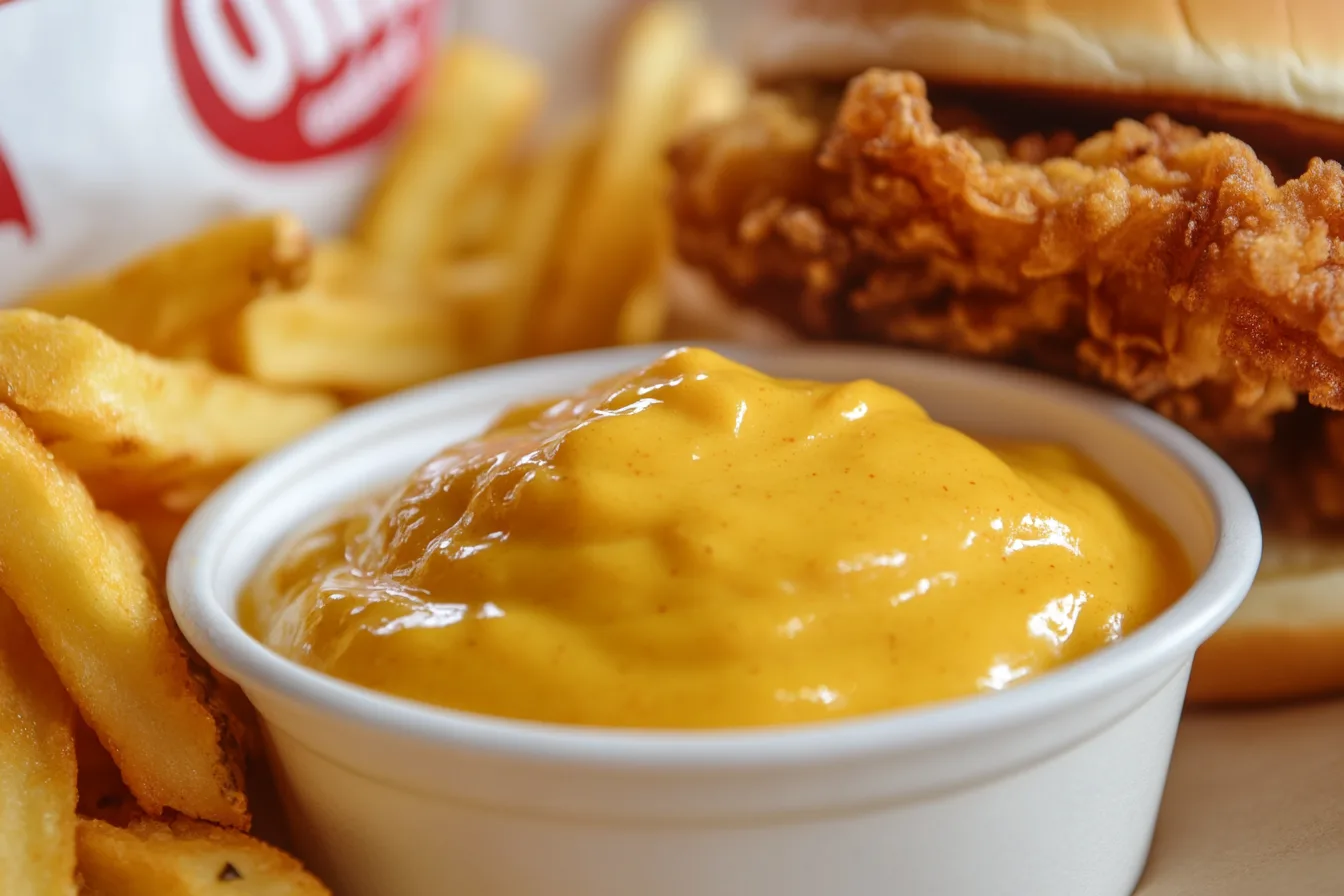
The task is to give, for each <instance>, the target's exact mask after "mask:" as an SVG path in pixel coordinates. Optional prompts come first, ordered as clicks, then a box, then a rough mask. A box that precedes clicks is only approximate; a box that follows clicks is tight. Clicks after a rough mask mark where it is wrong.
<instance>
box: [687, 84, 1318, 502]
mask: <svg viewBox="0 0 1344 896" xmlns="http://www.w3.org/2000/svg"><path fill="white" fill-rule="evenodd" d="M945 123H947V122H945ZM955 124H957V125H960V127H958V129H956V130H948V131H945V130H944V129H942V128H940V127H939V126H938V124H936V123H935V120H934V110H933V108H932V107H931V105H930V103H929V101H928V98H927V95H926V92H925V86H924V83H923V81H922V80H921V79H920V78H919V77H918V76H916V75H913V74H910V73H906V72H892V71H884V70H877V69H874V70H870V71H868V72H867V73H865V74H863V75H860V76H859V77H857V78H855V79H853V80H852V81H851V82H850V84H849V86H848V88H847V90H846V91H845V94H844V97H843V99H842V100H841V102H840V104H839V107H838V109H836V108H833V104H832V105H831V107H828V104H827V103H826V102H825V101H824V100H820V99H817V98H816V97H806V96H802V97H800V96H789V95H782V94H780V95H776V94H761V95H758V96H757V98H756V99H755V100H754V101H753V103H752V105H751V106H750V108H749V109H748V110H747V111H746V112H745V113H744V114H743V115H742V116H741V117H739V118H738V119H736V120H734V121H731V122H728V123H726V124H722V125H718V126H716V127H713V128H710V129H708V130H705V131H702V132H700V133H698V134H694V135H692V136H690V137H689V138H688V139H686V140H685V141H684V142H683V143H682V144H681V145H680V146H679V147H678V148H677V149H676V150H675V152H674V155H673V165H674V168H675V170H676V181H675V187H674V192H673V200H672V201H673V208H674V212H675V215H676V218H677V225H678V229H677V242H678V247H679V251H680V253H681V255H682V257H683V258H684V259H685V260H686V261H688V262H690V263H691V264H692V265H695V266H697V267H700V268H702V269H704V270H706V271H707V272H709V273H710V274H712V275H713V276H714V277H715V279H716V280H717V281H718V282H719V283H720V284H721V285H722V286H723V287H724V288H725V290H726V291H727V292H728V293H729V294H730V295H732V296H735V297H736V298H738V299H739V300H740V301H743V302H745V303H747V304H750V305H754V306H757V307H760V308H763V309H765V310H767V311H768V312H770V313H772V314H774V315H776V316H778V317H780V318H782V319H784V320H786V321H788V322H789V323H790V324H791V325H793V326H794V327H795V328H797V329H798V330H800V331H802V332H804V333H805V334H807V335H812V336H821V337H830V338H868V339H878V340H882V341H889V342H892V343H896V344H904V345H915V346H923V347H929V348H937V349H941V350H945V351H951V352H956V353H962V354H969V355H978V356H989V357H997V358H1003V359H1008V360H1014V361H1020V362H1025V363H1029V364H1031V365H1033V366H1037V367H1042V368H1045V369H1048V370H1051V371H1053V372H1058V373H1063V374H1070V375H1074V376H1077V377H1080V378H1083V379H1086V380H1091V381H1096V382H1099V383H1102V384H1105V385H1108V386H1110V387H1112V388H1114V389H1116V390H1118V391H1121V392H1123V393H1124V394H1127V395H1129V396H1131V397H1133V398H1135V399H1138V400H1140V401H1144V402H1146V403H1148V404H1150V405H1152V406H1153V407H1155V408H1157V409H1158V410H1160V411H1161V412H1162V413H1164V414H1166V415H1167V416H1169V417H1171V418H1173V419H1175V420H1176V421H1178V422H1180V423H1182V424H1184V425H1185V426H1187V427H1188V428H1190V429H1191V430H1192V431H1194V432H1195V433H1196V434H1197V435H1199V436H1201V437H1202V438H1204V439H1205V440H1206V441H1208V442H1209V443H1210V444H1212V445H1213V446H1214V447H1215V448H1217V449H1219V450H1221V451H1222V452H1223V453H1224V454H1225V455H1226V456H1228V457H1229V459H1231V460H1232V461H1233V463H1234V465H1236V466H1237V467H1238V469H1239V470H1240V471H1241V472H1242V474H1243V475H1244V476H1246V477H1247V479H1248V480H1249V481H1251V482H1252V484H1253V485H1254V484H1257V483H1261V482H1262V481H1263V479H1264V477H1265V474H1266V473H1267V471H1268V470H1269V469H1271V468H1275V469H1278V468H1281V467H1282V464H1278V463H1273V462H1272V454H1273V453H1274V451H1275V450H1277V449H1271V448H1270V447H1269V443H1270V441H1271V439H1272V437H1273V436H1274V432H1275V425H1276V422H1277V421H1278V419H1279V418H1280V416H1281V415H1283V414H1285V412H1288V411H1291V410H1292V409H1294V408H1295V407H1296V406H1297V405H1298V404H1299V396H1305V398H1306V399H1307V402H1306V403H1307V404H1310V405H1314V406H1316V407H1318V408H1325V409H1331V410H1333V411H1338V410H1341V409H1344V357H1341V356H1342V355H1344V279H1341V270H1344V268H1341V263H1344V241H1342V240H1344V169H1341V167H1340V166H1339V165H1338V164H1337V163H1335V162H1325V161H1321V160H1319V159H1317V160H1314V161H1312V162H1311V163H1310V165H1309V166H1308V167H1307V170H1306V171H1305V173H1303V174H1302V175H1301V176H1300V177H1298V178H1295V179H1292V180H1287V181H1286V182H1282V183H1280V182H1278V181H1276V178H1275V175H1274V173H1273V172H1272V171H1271V169H1270V167H1269V166H1268V165H1266V164H1265V163H1264V162H1262V161H1260V160H1259V159H1257V158H1256V155H1255V153H1254V152H1253V151H1252V149H1251V148H1250V147H1249V146H1247V145H1246V144H1244V143H1242V142H1240V141H1238V140H1236V139H1234V138H1232V137H1230V136H1228V135H1226V134H1204V133H1202V132H1200V131H1198V130H1195V129H1193V128H1189V127H1184V126H1182V125H1179V124H1176V123H1174V122H1173V121H1171V120H1170V119H1169V118H1167V117H1166V116H1163V115H1154V116H1152V117H1150V118H1148V119H1147V120H1146V121H1145V122H1142V123H1140V122H1138V121H1132V120H1122V121H1119V122H1117V123H1116V124H1115V126H1114V127H1113V128H1111V129H1110V130H1108V131H1104V132H1101V133H1098V134H1096V135H1094V136H1092V137H1090V138H1088V139H1086V140H1082V141H1081V142H1080V141H1077V140H1076V139H1074V138H1073V137H1071V136H1070V135H1068V134H1062V135H1056V136H1053V137H1044V136H1040V135H1032V136H1028V137H1023V138H1020V139H1017V140H1014V141H1012V142H1006V141H1004V140H1001V139H998V138H996V137H994V136H993V135H992V134H989V133H987V132H986V131H985V130H984V129H983V128H982V127H979V126H978V125H977V124H976V122H975V121H974V119H967V120H964V121H958V122H955ZM949 126H951V125H950V124H949ZM1292 419H1293V420H1294V421H1295V424H1294V427H1293V431H1294V433H1295V435H1294V439H1296V440H1299V441H1300V442H1301V444H1303V445H1306V444H1308V443H1309V444H1310V445H1311V446H1313V447H1312V448H1311V457H1310V458H1309V459H1308V460H1307V461H1304V462H1303V463H1301V464H1299V465H1296V466H1295V467H1293V468H1292V475H1293V476H1294V477H1295V480H1294V481H1293V482H1289V483H1277V484H1273V486H1272V487H1270V486H1268V485H1267V486H1266V487H1265V488H1262V489H1261V490H1262V492H1265V493H1269V492H1272V493H1273V494H1274V495H1279V496H1283V495H1290V496H1292V498H1291V501H1297V502H1301V501H1308V502H1310V503H1312V504H1314V505H1315V507H1314V510H1315V511H1316V512H1318V513H1319V514H1322V515H1325V516H1329V517H1334V518H1344V476H1341V475H1340V473H1339V472H1337V470H1340V469H1344V425H1342V424H1340V423H1339V422H1338V418H1337V417H1336V415H1335V414H1334V413H1325V412H1320V411H1316V410H1314V409H1312V408H1305V409H1303V410H1299V411H1297V412H1296V413H1295V414H1294V415H1293V416H1292ZM1280 447H1282V446H1280ZM1336 461H1339V462H1340V463H1336ZM1304 477H1305V478H1304ZM1290 503H1291V502H1290ZM1300 509H1301V508H1300V507H1299V508H1297V510H1298V511H1300Z"/></svg>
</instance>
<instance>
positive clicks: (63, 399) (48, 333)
mask: <svg viewBox="0 0 1344 896" xmlns="http://www.w3.org/2000/svg"><path fill="white" fill-rule="evenodd" d="M0 401H4V402H6V403H8V404H9V405H11V406H12V407H13V408H15V409H16V410H17V411H18V412H19V415H20V416H21V417H22V418H23V420H24V422H26V423H27V424H28V425H29V426H30V427H32V428H33V430H34V431H35V432H36V433H37V434H38V436H39V437H40V438H41V439H42V441H43V442H44V443H46V444H47V446H48V447H49V448H50V449H51V450H52V452H53V453H54V454H55V455H56V456H57V457H59V458H60V459H61V460H62V461H63V462H64V463H66V464H67V465H69V466H70V467H71V468H73V469H74V470H75V471H76V472H79V473H81V474H83V475H85V476H86V477H88V479H89V482H90V485H91V487H94V488H95V489H96V490H97V491H98V492H99V494H100V496H101V495H103V494H104V490H105V489H106V490H107V491H109V492H111V491H115V492H116V493H118V494H121V493H133V492H136V491H143V490H147V489H154V488H162V487H164V486H166V485H170V484H172V483H175V482H180V481H183V480H186V479H191V478H195V477H200V476H201V475H203V474H208V473H211V472H223V471H228V470H230V469H234V468H236V467H238V466H240V465H242V464H244V463H246V462H247V461H249V460H251V459H252V458H254V457H257V456H258V455H261V454H264V453H266V452H267V451H270V450H272V449H274V448H277V447H279V446H280V445H283V444H284V443H285V442H288V441H290V440H291V439H293V438H294V437H296V436H298V435H300V434H302V433H304V432H306V431H307V430H309V429H312V428H313V427H314V426H317V425H318V424H319V423H322V422H324V421H325V420H327V419H328V418H329V417H331V416H332V415H334V414H335V413H336V412H337V411H338V410H340V406H339V404H338V402H336V400H335V399H333V398H332V397H330V396H328V395H322V394H317V393H287V392H282V391H278V390H275V389H272V388H270V387H267V386H264V385H261V384H259V383H255V382H252V381H250V380H247V379H244V378H242V377H236V376H230V375H228V374H224V373H220V372H219V371H217V370H214V369H213V368H211V367H208V366H207V365H204V364H201V363H199V362H195V361H170V360H163V359H159V358H154V357H151V356H150V355H146V354H143V353H140V352H137V351H135V350H134V349H131V348H128V347H127V346H125V345H122V344H121V343H119V342H116V341H115V340H113V339H112V338H110V337H109V336H107V335H106V334H104V333H102V332H100V331H99V330H98V329H97V328H95V327H93V326H91V325H89V324H87V323H85V322H84V321H81V320H77V319H75V318H56V317H51V316H49V315H46V314H42V313H40V312H37V311H28V310H17V311H3V312H0Z"/></svg>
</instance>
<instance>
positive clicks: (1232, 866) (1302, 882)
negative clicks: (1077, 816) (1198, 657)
mask: <svg viewBox="0 0 1344 896" xmlns="http://www.w3.org/2000/svg"><path fill="white" fill-rule="evenodd" d="M1280 893H1281V894H1285V896H1340V894H1344V701H1330V702H1319V703H1308V704H1301V705H1297V706H1286V707H1275V708H1267V709H1256V710H1238V711H1231V710H1217V711H1213V710H1202V711H1191V712H1188V713H1187V714H1186V717H1185V719H1184V720H1183V721H1182V723H1181V729H1180V734H1179V735H1178V736H1177V740H1176V753H1175V756H1174V757H1173V759H1172V766H1171V774H1170V777H1169V779H1168V783H1167V793H1166V797H1165V799H1164V801H1163V804H1162V815H1161V818H1160V819H1159V821H1158V825H1157V835H1156V837H1155V840H1154V843H1153V851H1152V856H1151V858H1150V859H1149V862H1148V871H1147V873H1146V874H1145V875H1144V878H1143V883H1142V884H1140V886H1139V889H1138V892H1137V894H1136V896H1215V894H1217V896H1273V894H1280Z"/></svg>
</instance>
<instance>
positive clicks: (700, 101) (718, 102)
mask: <svg viewBox="0 0 1344 896" xmlns="http://www.w3.org/2000/svg"><path fill="white" fill-rule="evenodd" d="M750 93H751V86H750V85H749V84H748V83H747V78H746V75H745V74H744V73H743V71H742V70H741V69H740V68H737V67H736V66H732V65H729V64H728V63H726V62H724V61H722V60H720V59H705V60H703V61H701V62H700V64H699V65H697V66H696V68H695V70H694V71H692V72H691V75H690V79H689V83H688V84H687V87H686V97H685V99H684V100H683V102H682V107H681V110H680V115H679V116H678V122H679V125H678V130H681V129H686V128H698V127H703V126H704V125H707V124H713V123H715V122H719V121H724V120H726V119H728V118H732V117H733V116H734V115H736V114H737V113H738V112H739V111H741V109H742V107H743V106H744V105H745V104H746V102H747V97H748V96H749V95H750Z"/></svg>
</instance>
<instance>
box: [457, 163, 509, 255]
mask: <svg viewBox="0 0 1344 896" xmlns="http://www.w3.org/2000/svg"><path fill="white" fill-rule="evenodd" d="M514 180H515V178H514V177H510V176H507V175H505V174H504V173H503V172H501V173H500V174H499V175H497V176H494V177H485V178H481V179H479V180H477V181H476V183H474V184H472V185H471V187H470V188H468V190H467V192H466V194H465V195H464V196H463V197H462V199H461V200H460V201H459V202H458V203H457V207H456V208H454V209H449V210H448V211H447V213H448V214H451V215H453V216H454V217H455V218H456V221H455V222H453V224H452V227H451V235H452V240H451V242H450V243H448V244H447V245H443V246H440V251H441V252H443V253H444V254H445V255H446V256H461V255H471V254H473V253H476V254H479V253H483V252H484V253H488V252H494V251H497V249H498V246H499V243H500V241H501V239H502V235H503V232H504V224H505V222H506V221H507V219H508V210H509V205H510V203H511V202H512V200H513V190H512V187H513V182H514Z"/></svg>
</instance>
